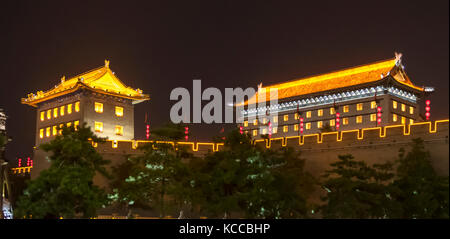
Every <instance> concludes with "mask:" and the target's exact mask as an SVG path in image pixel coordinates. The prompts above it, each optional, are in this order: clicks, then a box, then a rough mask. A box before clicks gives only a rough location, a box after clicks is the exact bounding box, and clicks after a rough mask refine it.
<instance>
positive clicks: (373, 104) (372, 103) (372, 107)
mask: <svg viewBox="0 0 450 239" xmlns="http://www.w3.org/2000/svg"><path fill="white" fill-rule="evenodd" d="M370 108H371V109H375V108H377V102H376V101H372V102H370Z"/></svg>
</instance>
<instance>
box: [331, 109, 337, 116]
mask: <svg viewBox="0 0 450 239" xmlns="http://www.w3.org/2000/svg"><path fill="white" fill-rule="evenodd" d="M334 114H336V109H335V108H334V107H331V108H330V115H334Z"/></svg>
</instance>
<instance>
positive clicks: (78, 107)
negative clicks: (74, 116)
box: [75, 101, 80, 112]
mask: <svg viewBox="0 0 450 239" xmlns="http://www.w3.org/2000/svg"><path fill="white" fill-rule="evenodd" d="M75 112H80V101H77V102H75Z"/></svg>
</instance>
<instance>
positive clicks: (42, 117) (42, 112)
mask: <svg viewBox="0 0 450 239" xmlns="http://www.w3.org/2000/svg"><path fill="white" fill-rule="evenodd" d="M44 119H45V112H44V111H41V121H44Z"/></svg>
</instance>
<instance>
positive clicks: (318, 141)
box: [97, 120, 449, 184]
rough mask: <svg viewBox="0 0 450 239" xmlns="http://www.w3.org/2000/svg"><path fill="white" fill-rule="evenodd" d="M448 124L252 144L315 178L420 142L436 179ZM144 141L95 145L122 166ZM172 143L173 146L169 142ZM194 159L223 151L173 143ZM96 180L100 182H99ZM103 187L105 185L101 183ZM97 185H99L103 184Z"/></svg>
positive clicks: (442, 170)
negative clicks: (335, 166)
mask: <svg viewBox="0 0 450 239" xmlns="http://www.w3.org/2000/svg"><path fill="white" fill-rule="evenodd" d="M448 136H449V120H439V121H434V122H420V123H414V124H411V125H390V126H385V127H374V128H363V129H359V130H348V131H340V132H326V133H321V134H310V135H303V136H291V137H283V138H271V139H270V140H266V139H261V140H255V144H256V145H260V146H261V147H266V148H272V149H275V148H280V147H292V148H294V149H296V150H299V151H301V153H302V154H301V157H302V158H304V159H306V163H305V167H306V170H307V171H308V172H310V173H312V174H313V175H314V176H315V177H319V176H320V175H322V174H323V173H324V172H325V171H326V170H327V169H329V165H330V163H332V162H334V161H336V160H337V158H338V155H343V154H352V155H353V156H354V157H355V159H357V160H364V161H366V162H367V163H368V164H373V163H383V162H386V161H391V162H393V161H395V160H396V159H398V153H399V150H400V148H404V149H405V150H406V151H408V150H409V149H410V146H409V144H410V143H411V142H412V139H414V138H422V139H423V140H424V143H425V148H426V149H427V150H429V151H430V154H431V162H432V164H433V166H434V168H435V169H436V171H437V172H438V173H439V174H440V175H449V145H448V140H449V139H448ZM146 142H148V141H107V142H105V143H102V144H99V145H97V150H98V152H99V153H101V154H102V155H103V157H104V158H105V159H108V160H111V162H112V165H117V164H119V163H120V162H123V161H124V160H125V159H126V157H127V156H128V155H136V154H139V153H140V151H139V150H138V149H137V147H138V146H139V145H141V144H145V143H146ZM169 143H172V144H173V143H174V142H169ZM177 144H178V145H184V146H186V147H187V148H188V149H189V150H191V152H192V153H194V155H196V156H202V155H205V154H207V153H208V152H214V151H218V150H220V149H221V148H223V143H202V142H177ZM97 180H101V181H104V180H102V179H100V178H98V179H97ZM103 183H106V181H104V182H103ZM103 183H101V184H103Z"/></svg>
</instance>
